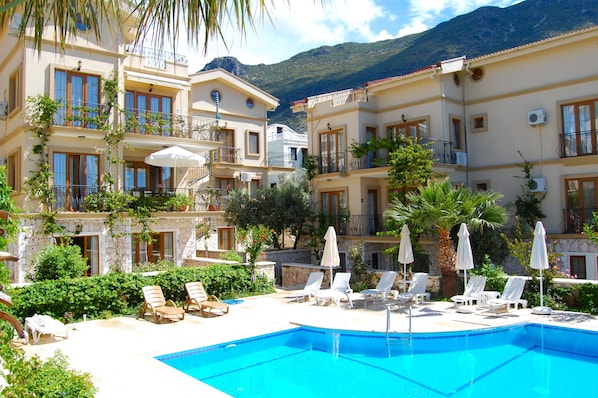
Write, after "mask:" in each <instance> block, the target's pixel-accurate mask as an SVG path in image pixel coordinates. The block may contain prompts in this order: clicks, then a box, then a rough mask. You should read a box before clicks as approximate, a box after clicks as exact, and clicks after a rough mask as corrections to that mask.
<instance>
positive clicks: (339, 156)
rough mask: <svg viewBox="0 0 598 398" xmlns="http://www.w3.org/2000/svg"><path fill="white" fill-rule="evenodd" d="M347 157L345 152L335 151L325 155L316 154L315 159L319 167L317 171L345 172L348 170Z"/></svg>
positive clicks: (324, 172)
mask: <svg viewBox="0 0 598 398" xmlns="http://www.w3.org/2000/svg"><path fill="white" fill-rule="evenodd" d="M345 158H346V155H345V153H344V152H334V153H329V154H326V155H324V156H315V157H314V160H315V162H316V166H317V169H318V170H317V173H318V174H328V173H345V172H346V171H347V168H346V165H345Z"/></svg>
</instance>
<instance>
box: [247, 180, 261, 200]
mask: <svg viewBox="0 0 598 398" xmlns="http://www.w3.org/2000/svg"><path fill="white" fill-rule="evenodd" d="M258 189H260V180H251V182H250V183H249V195H250V196H251V197H252V198H254V199H255V198H256V197H257V190H258Z"/></svg>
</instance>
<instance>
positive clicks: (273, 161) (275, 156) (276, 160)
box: [268, 152, 298, 169]
mask: <svg viewBox="0 0 598 398" xmlns="http://www.w3.org/2000/svg"><path fill="white" fill-rule="evenodd" d="M297 162H298V160H297V156H295V157H292V156H291V154H290V153H284V152H268V166H270V167H287V168H291V169H294V168H295V167H297Z"/></svg>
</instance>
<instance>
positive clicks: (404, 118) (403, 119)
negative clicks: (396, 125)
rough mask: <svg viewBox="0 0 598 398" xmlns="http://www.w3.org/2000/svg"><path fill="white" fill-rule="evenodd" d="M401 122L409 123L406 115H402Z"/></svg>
mask: <svg viewBox="0 0 598 398" xmlns="http://www.w3.org/2000/svg"><path fill="white" fill-rule="evenodd" d="M401 120H402V121H403V123H405V122H406V121H407V118H406V117H405V114H404V113H403V114H402V115H401Z"/></svg>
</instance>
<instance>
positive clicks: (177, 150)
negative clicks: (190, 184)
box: [145, 146, 206, 188]
mask: <svg viewBox="0 0 598 398" xmlns="http://www.w3.org/2000/svg"><path fill="white" fill-rule="evenodd" d="M205 162H206V158H204V157H203V156H201V155H198V154H196V153H193V152H190V151H188V150H186V149H184V148H181V147H178V146H171V147H169V148H166V149H162V150H161V151H158V152H154V153H152V154H151V155H149V156H147V157H146V158H145V163H147V164H149V165H152V166H158V167H173V168H174V177H175V178H174V181H173V182H174V187H175V188H176V187H177V181H176V169H177V167H194V166H201V165H202V164H204V163H205Z"/></svg>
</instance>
